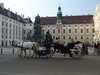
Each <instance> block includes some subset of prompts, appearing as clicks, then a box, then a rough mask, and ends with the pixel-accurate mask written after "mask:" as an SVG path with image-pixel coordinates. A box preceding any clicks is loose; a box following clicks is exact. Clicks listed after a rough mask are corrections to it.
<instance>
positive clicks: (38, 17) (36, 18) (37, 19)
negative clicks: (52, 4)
mask: <svg viewBox="0 0 100 75" xmlns="http://www.w3.org/2000/svg"><path fill="white" fill-rule="evenodd" d="M35 23H36V24H40V16H39V14H37V16H36V17H35Z"/></svg>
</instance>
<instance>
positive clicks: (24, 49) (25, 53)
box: [24, 49, 27, 57]
mask: <svg viewBox="0 0 100 75" xmlns="http://www.w3.org/2000/svg"><path fill="white" fill-rule="evenodd" d="M24 54H25V56H24V57H27V56H26V49H24Z"/></svg>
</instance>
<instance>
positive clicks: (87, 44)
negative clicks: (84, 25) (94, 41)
mask: <svg viewBox="0 0 100 75" xmlns="http://www.w3.org/2000/svg"><path fill="white" fill-rule="evenodd" d="M84 45H85V54H87V55H88V46H89V43H88V42H87V41H86V42H85V44H84Z"/></svg>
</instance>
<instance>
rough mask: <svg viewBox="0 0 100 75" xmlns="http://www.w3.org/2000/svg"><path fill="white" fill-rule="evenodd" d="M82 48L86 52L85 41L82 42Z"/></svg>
mask: <svg viewBox="0 0 100 75" xmlns="http://www.w3.org/2000/svg"><path fill="white" fill-rule="evenodd" d="M82 50H83V52H84V53H85V43H84V42H83V43H82Z"/></svg>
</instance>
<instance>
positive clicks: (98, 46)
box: [97, 41, 100, 55]
mask: <svg viewBox="0 0 100 75" xmlns="http://www.w3.org/2000/svg"><path fill="white" fill-rule="evenodd" d="M97 54H98V55H100V43H99V41H97Z"/></svg>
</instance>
